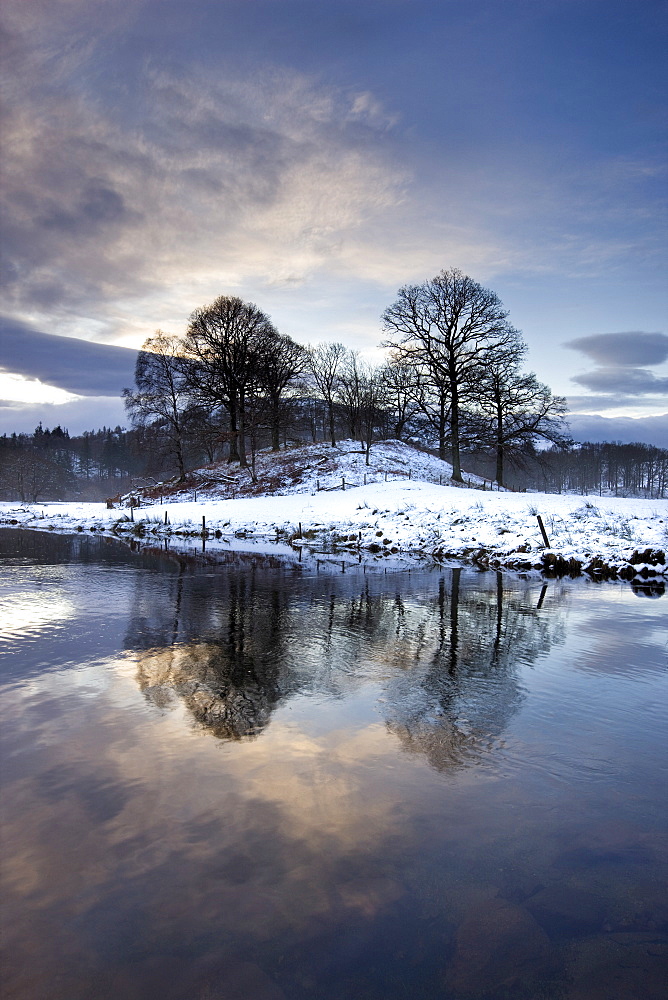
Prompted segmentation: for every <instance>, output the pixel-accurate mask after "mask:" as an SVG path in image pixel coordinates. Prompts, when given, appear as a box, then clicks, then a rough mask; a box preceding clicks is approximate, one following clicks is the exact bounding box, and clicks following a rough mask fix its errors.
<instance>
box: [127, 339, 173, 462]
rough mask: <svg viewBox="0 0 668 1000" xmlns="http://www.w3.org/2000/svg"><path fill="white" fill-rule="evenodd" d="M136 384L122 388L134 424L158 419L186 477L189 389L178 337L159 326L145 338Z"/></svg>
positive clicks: (169, 447)
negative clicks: (186, 429) (186, 424)
mask: <svg viewBox="0 0 668 1000" xmlns="http://www.w3.org/2000/svg"><path fill="white" fill-rule="evenodd" d="M135 385H136V390H135V391H132V390H131V389H124V390H123V398H124V400H125V408H126V410H127V411H128V414H129V415H130V417H131V419H132V421H133V423H134V424H135V426H141V425H143V424H145V423H146V422H147V421H157V422H159V424H160V426H161V428H162V429H163V431H164V433H165V436H166V439H167V442H168V450H169V452H170V454H171V455H173V457H174V458H175V459H176V463H177V466H178V470H179V477H180V479H181V481H183V480H184V479H185V474H186V470H185V461H184V433H185V417H184V412H185V409H186V406H187V402H188V389H187V379H186V365H185V359H184V356H183V343H182V341H181V340H180V339H179V338H178V337H175V336H173V335H171V334H168V333H163V331H162V330H157V331H156V334H155V336H153V337H149V338H148V340H146V341H144V343H143V345H142V349H141V351H140V352H139V354H138V356H137V363H136V365H135Z"/></svg>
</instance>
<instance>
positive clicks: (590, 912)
mask: <svg viewBox="0 0 668 1000" xmlns="http://www.w3.org/2000/svg"><path fill="white" fill-rule="evenodd" d="M525 906H526V908H527V910H528V911H529V912H530V913H531V914H532V915H533V916H534V917H535V918H536V920H537V921H538V923H539V924H540V926H541V927H542V928H543V930H544V931H545V932H546V933H547V934H548V935H549V936H550V937H551V938H557V939H558V938H562V939H563V938H569V937H576V936H578V935H581V934H592V933H594V932H596V931H600V930H601V929H602V927H603V922H604V920H605V915H606V914H605V904H604V902H603V901H602V900H601V899H600V898H599V897H598V896H596V895H595V894H594V893H591V892H587V891H586V890H585V889H579V888H574V887H572V886H570V885H568V883H561V882H560V883H558V884H556V885H551V886H547V887H546V888H544V889H542V890H541V891H540V892H537V893H536V894H535V895H534V896H532V897H531V898H530V899H527V901H526V903H525Z"/></svg>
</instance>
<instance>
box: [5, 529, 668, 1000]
mask: <svg viewBox="0 0 668 1000" xmlns="http://www.w3.org/2000/svg"><path fill="white" fill-rule="evenodd" d="M0 564H1V565H2V576H1V583H0V605H1V606H0V656H1V657H2V674H1V680H2V709H1V719H2V783H3V793H2V855H3V867H2V875H3V896H4V907H3V918H2V919H3V949H4V960H3V964H2V991H3V992H2V996H3V997H7V998H11V1000H33V998H34V1000H37V998H39V1000H41V998H45V1000H46V998H48V1000H61V998H62V1000H79V998H86V1000H112V998H114V1000H116V998H118V997H123V998H125V1000H135V998H136V1000H144V998H147V1000H148V998H154V997H160V998H161V1000H237V998H239V1000H241V998H244V1000H307V998H308V1000H313V998H316V1000H395V998H396V1000H399V998H402V1000H403V998H411V1000H432V998H435V997H438V998H443V1000H468V998H471V1000H473V998H475V1000H505V998H508V1000H511V998H514V1000H540V998H555V1000H585V998H586V1000H599V998H600V1000H604V998H605V1000H607V998H609V997H615V1000H626V998H629V1000H632V998H633V1000H635V998H638V997H642V998H643V1000H654V998H656V1000H659V998H663V997H664V996H665V993H664V989H665V982H666V981H667V980H668V966H667V963H668V901H667V899H666V894H665V885H666V883H667V882H668V879H667V875H668V850H667V849H666V848H667V840H668V836H667V833H666V831H667V829H668V823H667V820H668V796H667V795H666V788H668V780H667V778H668V766H667V758H668V752H667V746H668V741H667V740H666V704H668V698H667V694H668V671H667V669H666V667H667V664H666V653H667V645H666V643H667V637H668V628H667V627H666V626H667V624H668V621H667V614H666V609H667V607H668V600H666V599H665V598H663V597H659V598H658V599H653V594H652V591H651V590H646V591H643V590H642V589H636V590H634V589H632V588H631V587H630V586H629V585H628V584H622V583H614V584H613V583H605V584H595V583H593V582H591V581H585V580H550V581H545V580H542V579H541V578H539V577H536V576H532V577H530V578H526V579H522V578H520V577H518V576H512V575H501V574H497V573H492V572H486V573H483V572H478V571H475V570H473V569H470V568H467V569H459V568H456V567H451V568H447V569H444V568H438V567H434V568H431V569H429V568H424V569H411V570H410V571H408V570H405V571H403V572H394V573H393V572H388V573H383V572H378V573H369V572H367V571H366V569H365V567H364V566H359V567H357V568H355V567H345V566H343V567H342V569H343V570H344V572H340V573H335V572H333V571H329V572H327V573H322V572H321V571H320V570H319V567H318V565H317V563H315V564H313V563H309V562H305V563H300V564H295V563H294V562H293V563H288V562H281V560H280V559H278V558H273V557H272V556H271V555H270V554H262V553H250V554H244V553H239V552H237V553H230V554H229V555H227V556H225V557H224V558H223V557H220V558H219V559H218V560H215V559H213V558H211V559H209V560H208V561H207V560H206V559H205V558H204V557H202V558H199V559H198V558H196V557H195V556H194V555H186V554H183V553H178V552H170V551H163V552H160V551H159V550H157V549H156V550H152V549H149V548H139V549H136V550H135V551H131V550H130V549H129V548H128V547H126V546H125V545H124V544H122V543H120V542H117V541H115V540H112V539H105V538H101V537H94V536H88V535H79V536H63V535H55V534H47V533H39V532H28V531H23V530H20V529H2V530H0Z"/></svg>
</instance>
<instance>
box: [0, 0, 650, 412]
mask: <svg viewBox="0 0 668 1000" xmlns="http://www.w3.org/2000/svg"><path fill="white" fill-rule="evenodd" d="M474 6H475V5H474ZM483 6H484V8H485V14H484V17H482V16H479V15H477V14H473V15H472V13H471V4H470V2H467V0H449V2H448V3H447V4H444V3H443V2H442V0H412V2H411V3H405V2H402V3H377V2H374V3H370V4H360V3H355V2H354V0H318V3H313V2H308V0H295V2H290V3H276V2H275V0H253V3H249V2H246V3H244V2H239V0H189V2H188V3H183V2H182V0H29V2H28V0H4V3H3V5H2V17H3V21H4V34H3V39H2V42H3V69H4V73H5V79H4V81H3V90H4V96H5V112H4V118H3V122H2V138H3V157H4V162H3V180H2V191H1V192H0V196H1V198H2V210H3V212H4V222H3V249H4V256H5V260H4V263H3V271H2V281H3V286H2V287H3V289H4V291H3V295H4V298H3V300H2V304H0V309H1V310H2V311H3V312H4V313H5V314H6V315H8V316H11V317H13V318H14V319H15V320H17V321H21V322H24V323H26V324H27V325H28V326H29V327H31V328H32V329H33V330H41V331H48V332H49V333H54V334H58V335H61V336H65V337H77V338H81V340H84V341H97V342H104V343H107V344H111V343H113V344H123V345H124V346H127V347H133V348H135V349H137V348H138V347H139V346H140V345H141V343H142V342H143V341H144V340H145V339H146V337H147V336H150V335H152V334H153V333H154V331H155V330H156V329H157V328H162V329H164V330H166V331H168V332H170V333H175V334H180V333H182V332H183V331H184V328H185V325H186V322H187V318H188V315H189V314H190V313H191V312H192V310H193V309H195V308H196V307H198V306H200V305H202V304H204V303H206V302H210V301H212V300H213V299H214V298H215V297H216V296H217V295H220V294H237V295H240V296H241V297H242V298H244V299H247V300H250V301H254V302H257V304H258V305H259V306H260V307H261V308H262V309H263V310H265V311H266V312H268V313H269V314H270V315H271V317H272V319H273V320H274V322H275V323H276V324H277V326H278V327H279V329H281V331H283V332H285V333H289V334H290V335H292V336H293V337H295V338H296V339H298V340H299V341H301V342H308V341H312V342H315V341H318V340H339V341H341V342H343V343H345V344H346V345H347V346H350V347H353V348H357V349H360V350H362V351H363V352H365V354H366V355H371V354H372V352H373V351H375V350H376V349H377V344H378V342H379V340H380V339H381V333H380V323H379V317H380V315H381V314H382V312H383V310H384V309H385V308H386V307H387V305H389V303H390V302H391V301H392V300H393V297H394V296H395V295H396V290H397V288H398V287H399V286H400V285H402V284H405V283H406V282H412V281H422V280H424V279H425V278H429V277H431V276H432V275H434V274H435V273H437V271H439V270H440V269H441V268H443V267H452V266H456V267H460V268H461V269H462V270H463V271H465V272H467V273H469V274H471V275H472V277H474V278H475V279H476V280H479V281H481V282H483V283H484V284H485V285H487V286H488V287H490V288H493V289H494V290H495V291H496V292H498V294H499V295H500V297H501V298H502V299H503V301H504V302H505V304H506V306H507V307H508V308H509V309H510V312H511V319H512V321H513V323H515V324H516V325H517V326H518V327H520V328H522V329H523V331H524V333H525V335H526V338H527V341H528V344H529V346H530V350H531V356H530V364H531V366H532V367H533V368H536V370H537V374H538V376H539V378H541V379H542V380H544V381H547V382H549V384H550V385H551V386H552V388H553V389H554V391H555V392H558V393H559V394H563V393H564V392H565V391H567V384H568V380H569V377H570V375H571V374H572V373H573V365H572V358H573V355H572V354H571V352H570V351H564V350H563V344H562V342H561V337H562V331H563V330H570V331H573V333H572V336H575V335H576V334H578V335H579V336H578V339H577V340H574V341H572V342H571V344H570V346H571V347H574V348H575V349H577V350H580V351H582V352H584V354H585V355H586V357H587V358H590V359H593V361H595V362H596V363H598V364H600V365H601V366H602V367H603V368H605V369H610V368H612V367H620V368H621V367H624V368H628V369H638V370H644V369H648V368H651V367H652V366H653V365H654V364H657V363H659V360H660V359H661V358H665V357H666V356H667V355H666V338H665V336H664V335H663V334H652V333H642V332H638V333H620V334H606V335H601V334H598V333H596V331H597V330H600V329H618V328H619V327H620V326H621V327H622V329H624V328H626V329H628V328H630V327H634V326H640V327H644V329H646V330H654V329H660V325H659V324H660V322H661V317H662V316H663V315H664V312H663V311H664V309H665V305H664V284H665V275H664V273H663V262H664V256H663V247H664V239H665V233H664V230H663V227H662V226H661V219H662V217H663V216H662V204H663V199H664V198H665V164H664V162H663V160H662V159H661V156H660V152H659V149H660V147H659V141H660V140H659V132H660V129H659V125H658V123H659V122H660V121H661V117H662V104H663V102H664V100H665V97H664V87H663V77H662V73H663V65H664V61H665V53H664V47H663V44H662V40H661V34H660V31H659V23H658V22H659V18H658V15H657V13H656V10H655V5H654V4H652V3H650V4H642V5H634V6H633V9H631V7H630V6H629V5H626V8H625V6H624V5H623V4H621V5H620V4H618V5H617V7H616V10H615V16H614V17H609V18H603V19H601V16H600V13H601V0H580V2H578V3H577V4H570V3H567V4H564V3H562V4H559V3H556V4H555V3H554V2H553V0H551V2H549V3H538V4H536V3H534V4H530V5H527V4H526V0H506V3H504V4H502V5H501V4H484V5H483ZM639 67H642V72H639V71H638V68H639ZM611 324H613V325H611ZM588 334H592V335H591V336H588ZM26 353H27V352H26ZM0 363H1V362H0ZM11 370H12V371H14V370H16V371H18V372H26V373H27V374H29V373H30V371H32V368H31V362H30V361H29V360H28V359H27V358H26V359H24V361H23V367H22V368H16V369H14V368H12V369H11ZM41 370H42V369H40V371H41ZM32 374H34V375H37V376H38V377H40V378H41V375H39V374H38V373H37V372H36V371H32ZM62 374H63V372H62V371H61V375H62ZM656 376H657V378H659V374H658V373H656ZM68 377H69V376H68ZM578 377H580V373H578ZM582 377H584V378H585V379H586V378H587V376H586V375H585V376H582ZM601 377H604V376H601ZM606 377H609V376H606ZM632 377H634V378H635V379H636V382H635V387H634V388H633V389H632V391H631V395H633V393H637V392H639V391H641V390H640V388H639V385H640V382H639V376H638V375H637V374H636V375H635V376H632ZM597 378H598V376H597ZM65 381H67V379H65ZM124 381H127V380H124ZM47 382H48V383H49V384H52V385H55V384H56V383H55V382H53V381H50V380H49V378H48V376H47ZM64 384H65V382H63V385H64ZM68 384H69V383H68ZM581 384H582V385H587V386H588V387H589V386H593V385H594V384H596V386H597V388H598V387H599V386H600V385H601V384H602V383H601V382H600V381H599V382H597V383H590V382H589V381H585V382H582V383H581ZM32 389H33V390H34V389H35V386H33V387H32ZM102 389H103V391H104V392H105V393H106V392H107V391H108V390H107V389H106V388H105V387H104V386H102ZM115 391H116V390H115V389H114V392H115ZM642 391H643V392H645V390H642ZM655 391H656V384H655V387H654V388H653V389H651V390H647V393H646V395H649V394H651V392H655ZM608 395H609V393H608ZM638 398H641V397H638ZM601 399H602V400H603V402H602V404H601V405H602V407H603V406H605V405H606V399H607V396H606V397H603V396H602V397H601ZM72 405H74V404H72ZM9 429H10V430H11V428H9Z"/></svg>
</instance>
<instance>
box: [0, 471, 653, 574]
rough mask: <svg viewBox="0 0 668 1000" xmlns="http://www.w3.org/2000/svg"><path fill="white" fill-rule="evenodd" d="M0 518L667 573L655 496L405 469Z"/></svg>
mask: <svg viewBox="0 0 668 1000" xmlns="http://www.w3.org/2000/svg"><path fill="white" fill-rule="evenodd" d="M131 513H132V516H133V518H134V520H130V514H131ZM537 515H540V517H541V518H542V521H543V524H544V527H545V530H546V532H547V535H548V539H549V543H550V544H549V547H546V546H545V544H544V541H543V538H542V534H541V530H540V526H539V522H538V516H537ZM203 519H204V521H203ZM0 524H2V525H8V524H9V525H21V526H23V527H29V528H36V529H40V530H57V531H67V532H72V531H86V532H88V531H95V532H98V531H102V532H114V533H116V534H119V535H123V536H134V537H144V538H150V537H155V538H161V537H165V536H170V535H177V536H179V535H180V536H184V535H185V536H188V535H190V536H192V535H197V534H201V533H202V529H203V525H204V528H205V531H206V533H207V536H208V537H217V538H219V539H220V538H236V539H240V538H245V539H248V540H255V541H256V542H257V541H260V540H262V541H263V542H265V543H267V544H270V543H271V542H274V541H280V542H282V543H285V542H286V541H290V542H291V543H292V544H293V545H299V544H302V543H307V544H309V545H312V546H313V547H316V548H318V547H321V548H323V549H328V550H330V551H331V549H332V547H336V549H337V551H340V552H342V553H345V552H351V553H353V552H354V553H356V554H357V553H364V554H365V555H368V556H369V557H373V558H377V559H384V558H385V557H386V556H387V555H390V554H392V555H395V556H396V555H397V554H413V555H419V556H425V557H430V558H437V559H448V560H450V559H452V560H462V561H475V562H477V563H478V564H479V565H483V566H487V565H489V566H492V567H507V568H512V569H542V570H548V571H549V570H550V569H552V570H553V571H554V570H556V571H566V572H568V571H572V572H574V573H577V572H579V571H580V570H583V571H586V572H589V573H591V574H592V575H594V576H607V575H612V576H621V577H622V578H628V579H631V578H633V577H634V576H638V575H640V576H643V577H657V576H658V577H663V576H666V575H668V567H667V566H666V559H665V555H664V552H665V550H666V547H667V546H668V504H666V502H665V501H659V500H640V499H627V498H612V497H608V498H600V497H582V496H562V495H555V494H544V493H532V494H526V493H503V492H502V493H490V492H481V491H479V490H473V489H462V488H455V487H452V486H439V485H436V484H434V483H425V482H416V481H403V482H400V481H394V482H387V483H385V482H380V483H372V484H370V485H367V486H359V487H356V488H353V489H346V490H339V491H337V492H334V491H327V492H317V493H314V494H306V493H293V494H290V495H287V496H285V495H283V496H276V495H273V496H264V497H252V498H243V499H235V500H221V499H204V498H201V499H200V500H198V501H197V502H195V501H192V500H191V501H181V502H171V503H162V504H160V503H156V504H153V505H150V506H143V507H141V508H138V509H136V510H134V511H132V512H130V510H127V509H107V508H106V506H105V504H96V503H85V504H77V503H57V504H21V505H18V504H11V503H3V504H0Z"/></svg>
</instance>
